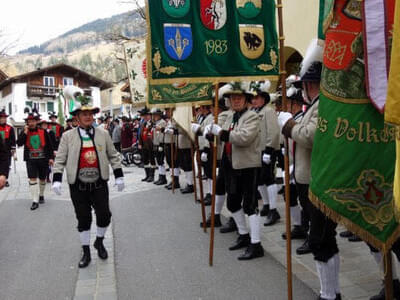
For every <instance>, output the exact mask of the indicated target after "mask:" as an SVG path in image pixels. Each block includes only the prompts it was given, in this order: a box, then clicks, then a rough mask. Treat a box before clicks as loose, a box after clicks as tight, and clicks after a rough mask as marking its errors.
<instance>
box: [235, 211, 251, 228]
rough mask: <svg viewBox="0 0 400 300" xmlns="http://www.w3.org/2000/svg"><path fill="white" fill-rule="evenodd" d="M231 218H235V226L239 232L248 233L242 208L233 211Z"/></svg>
mask: <svg viewBox="0 0 400 300" xmlns="http://www.w3.org/2000/svg"><path fill="white" fill-rule="evenodd" d="M232 217H233V219H234V220H235V223H236V226H237V228H238V230H239V234H248V233H249V230H248V229H247V226H246V218H245V216H244V212H243V208H241V209H240V210H238V211H237V212H234V213H233V214H232Z"/></svg>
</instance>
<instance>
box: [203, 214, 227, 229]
mask: <svg viewBox="0 0 400 300" xmlns="http://www.w3.org/2000/svg"><path fill="white" fill-rule="evenodd" d="M221 226H222V223H221V217H220V215H214V227H221ZM200 227H201V228H203V222H200ZM206 227H211V215H209V216H208V218H207V220H206Z"/></svg>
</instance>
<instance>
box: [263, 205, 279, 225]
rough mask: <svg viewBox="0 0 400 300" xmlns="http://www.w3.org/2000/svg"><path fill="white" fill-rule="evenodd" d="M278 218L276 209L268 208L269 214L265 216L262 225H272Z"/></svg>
mask: <svg viewBox="0 0 400 300" xmlns="http://www.w3.org/2000/svg"><path fill="white" fill-rule="evenodd" d="M280 218H281V216H280V215H279V213H278V211H277V210H276V209H275V208H274V209H270V210H269V214H268V216H267V220H266V222H265V223H264V226H272V225H274V224H275V223H276V222H278V221H279V219H280Z"/></svg>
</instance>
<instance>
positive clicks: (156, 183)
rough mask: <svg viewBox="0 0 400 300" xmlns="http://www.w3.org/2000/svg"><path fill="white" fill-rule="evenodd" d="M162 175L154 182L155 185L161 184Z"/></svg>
mask: <svg viewBox="0 0 400 300" xmlns="http://www.w3.org/2000/svg"><path fill="white" fill-rule="evenodd" d="M160 177H161V175H159V176H158V179H157V180H156V181H154V182H153V183H154V184H155V185H159V182H160Z"/></svg>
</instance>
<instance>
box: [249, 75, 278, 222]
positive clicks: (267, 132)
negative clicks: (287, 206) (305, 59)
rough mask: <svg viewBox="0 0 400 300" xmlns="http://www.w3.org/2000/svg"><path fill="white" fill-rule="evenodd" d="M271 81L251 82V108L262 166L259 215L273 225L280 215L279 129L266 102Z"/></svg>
mask: <svg viewBox="0 0 400 300" xmlns="http://www.w3.org/2000/svg"><path fill="white" fill-rule="evenodd" d="M270 86H271V83H270V82H269V81H266V82H264V83H258V82H255V83H253V87H252V92H253V93H254V96H253V97H252V105H253V108H252V110H253V111H255V112H256V113H258V116H259V117H260V128H261V149H262V151H263V152H262V156H261V160H262V167H261V173H260V176H259V182H258V191H259V192H260V195H261V198H262V200H263V208H262V210H261V212H260V215H261V216H266V222H265V223H264V226H271V225H274V224H275V223H276V222H277V221H278V220H279V219H280V218H281V216H280V215H279V213H278V211H277V198H278V186H277V184H276V182H275V164H276V156H275V152H276V151H277V150H279V148H280V144H279V139H280V131H279V126H278V119H277V116H276V113H275V111H274V110H273V109H272V108H271V107H269V106H268V105H267V104H268V103H269V101H270V99H271V98H270V95H269V93H268V91H269V88H270Z"/></svg>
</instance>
